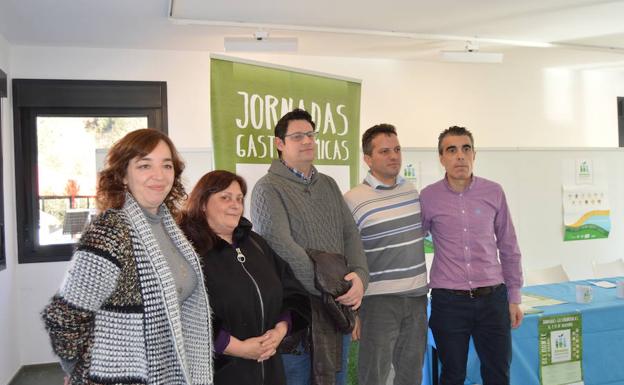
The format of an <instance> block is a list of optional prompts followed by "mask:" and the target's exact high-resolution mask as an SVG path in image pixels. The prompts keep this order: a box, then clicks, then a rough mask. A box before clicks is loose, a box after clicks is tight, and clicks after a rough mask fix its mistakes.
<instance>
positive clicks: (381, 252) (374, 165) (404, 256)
mask: <svg viewBox="0 0 624 385" xmlns="http://www.w3.org/2000/svg"><path fill="white" fill-rule="evenodd" d="M362 150H363V152H364V162H366V164H367V165H368V167H369V169H370V171H369V172H368V174H367V175H366V178H364V181H363V182H362V183H361V184H359V185H358V186H356V187H355V188H353V189H352V190H351V191H349V192H347V193H346V194H345V200H346V202H347V205H348V206H349V208H350V209H351V213H352V214H353V217H354V219H355V222H356V224H357V226H358V229H359V231H360V236H361V238H362V242H363V244H364V251H365V253H366V257H367V260H368V268H369V271H370V281H369V284H368V289H367V290H366V292H365V294H364V299H363V301H362V306H361V308H360V321H361V324H360V351H359V367H358V380H359V384H360V385H380V384H386V382H387V378H388V374H389V371H390V364H392V366H393V367H394V370H395V377H394V384H395V385H408V384H409V385H414V384H420V383H421V380H422V364H423V357H424V352H425V348H426V344H427V343H426V342H427V296H426V294H427V271H426V267H425V255H424V248H423V236H424V234H423V230H422V226H421V217H420V202H419V198H418V191H417V190H416V188H415V187H414V185H413V184H412V183H411V182H408V181H406V180H404V179H403V178H402V177H401V176H400V175H399V172H400V170H401V146H400V144H399V139H398V137H397V134H396V129H395V128H394V126H392V125H390V124H379V125H376V126H373V127H371V128H369V129H368V130H366V132H365V133H364V135H363V136H362Z"/></svg>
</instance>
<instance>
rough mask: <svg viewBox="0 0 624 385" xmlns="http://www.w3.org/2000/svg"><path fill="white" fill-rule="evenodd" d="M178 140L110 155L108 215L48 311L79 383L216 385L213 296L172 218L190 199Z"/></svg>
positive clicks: (127, 140) (132, 143) (137, 142)
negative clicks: (210, 298)
mask: <svg viewBox="0 0 624 385" xmlns="http://www.w3.org/2000/svg"><path fill="white" fill-rule="evenodd" d="M183 169H184V163H183V162H182V161H181V159H180V157H179V155H178V153H177V151H176V149H175V147H174V145H173V143H172V142H171V140H170V139H169V138H168V137H167V136H166V135H165V134H163V133H161V132H159V131H157V130H153V129H142V130H136V131H133V132H130V133H129V134H127V135H126V136H125V137H124V138H122V139H121V140H119V141H118V142H117V143H115V144H114V145H113V147H112V148H111V149H110V151H109V153H108V156H107V165H106V167H105V169H104V170H103V171H102V172H101V173H100V175H99V180H98V190H97V196H96V198H97V202H98V207H99V209H100V210H101V214H100V215H99V216H98V217H97V218H96V219H95V220H94V221H93V223H91V224H90V225H89V226H88V227H87V228H86V229H85V231H84V232H83V234H82V237H81V239H80V241H79V242H78V245H77V249H76V251H75V253H74V256H73V260H72V264H71V267H70V269H69V270H68V272H67V274H66V277H65V280H64V281H63V284H62V285H61V288H60V290H59V292H58V293H57V294H56V295H55V296H54V297H53V298H52V301H51V303H50V304H49V305H48V306H47V307H46V308H45V310H44V312H43V319H44V321H45V324H46V328H47V330H48V332H49V334H50V339H51V341H52V347H53V349H54V351H55V353H56V354H57V355H58V356H59V357H60V359H61V364H62V366H63V368H64V370H65V371H66V372H67V374H68V376H69V378H68V380H66V382H69V383H71V384H117V383H123V384H149V385H152V384H154V385H158V384H163V385H164V384H166V385H170V384H189V385H191V384H201V385H204V384H205V385H208V384H212V366H211V363H212V362H211V361H212V355H211V351H212V338H211V323H210V317H209V314H210V310H209V305H208V297H207V295H206V289H205V287H204V283H203V282H204V281H203V275H202V272H201V267H200V264H199V260H198V258H197V255H196V254H195V252H194V250H193V248H192V246H191V245H190V244H189V242H188V241H187V240H186V238H185V237H184V235H183V234H182V232H181V231H180V229H179V228H178V227H177V225H176V223H175V221H174V219H173V215H172V214H175V213H176V212H177V210H178V204H179V202H180V200H181V199H182V198H183V197H185V195H186V194H185V192H184V188H183V186H182V184H181V182H180V175H181V173H182V170H183Z"/></svg>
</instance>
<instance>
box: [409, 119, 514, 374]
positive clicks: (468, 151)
mask: <svg viewBox="0 0 624 385" xmlns="http://www.w3.org/2000/svg"><path fill="white" fill-rule="evenodd" d="M438 152H439V154H440V163H442V165H443V166H444V168H445V169H446V175H445V177H444V179H442V180H440V181H438V182H436V183H434V184H431V185H429V186H427V187H425V188H424V189H423V190H422V192H421V194H420V202H421V206H422V218H423V228H424V231H425V232H426V231H429V232H430V233H431V235H432V237H433V244H434V248H435V253H434V258H433V265H432V267H431V273H430V285H429V286H430V287H431V289H432V290H431V317H430V319H429V326H430V328H431V331H432V332H433V337H434V340H435V343H436V347H437V350H438V353H439V357H440V361H441V363H442V373H441V376H440V383H441V385H461V384H463V383H464V380H465V378H466V361H467V357H468V343H469V341H470V337H471V336H472V338H473V340H474V345H475V349H476V351H477V354H478V356H479V359H480V360H481V376H482V378H483V384H484V385H493V384H497V385H499V384H503V385H504V384H507V385H508V384H509V366H510V364H511V328H516V327H518V326H520V323H521V322H522V317H523V314H522V310H520V306H519V304H520V297H521V295H520V288H521V287H522V267H521V264H520V249H519V248H518V242H517V240H516V233H515V230H514V227H513V223H512V222H511V216H510V214H509V208H508V207H507V201H506V199H505V193H504V192H503V189H502V188H501V186H500V185H499V184H497V183H495V182H492V181H489V180H487V179H484V178H479V177H476V176H474V175H473V174H472V166H473V163H474V159H475V152H474V140H473V137H472V134H471V133H470V131H468V130H466V129H465V128H464V127H457V126H453V127H450V128H449V129H447V130H445V131H443V132H442V133H441V134H440V136H439V138H438Z"/></svg>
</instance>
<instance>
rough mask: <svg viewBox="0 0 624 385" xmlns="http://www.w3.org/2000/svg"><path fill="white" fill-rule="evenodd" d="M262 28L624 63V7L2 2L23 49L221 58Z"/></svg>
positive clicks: (579, 0) (374, 45)
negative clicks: (612, 58) (601, 57)
mask: <svg viewBox="0 0 624 385" xmlns="http://www.w3.org/2000/svg"><path fill="white" fill-rule="evenodd" d="M260 28H261V29H263V30H266V31H268V32H269V33H270V36H271V37H281V36H294V37H298V38H299V53H301V54H306V55H330V56H336V55H337V56H342V55H344V56H357V57H377V58H399V59H418V58H427V57H429V56H432V55H433V54H434V53H435V54H437V52H438V51H439V50H440V49H462V48H463V47H464V46H465V41H466V40H467V39H471V40H473V41H476V42H478V43H479V45H480V48H481V50H483V51H487V50H498V51H500V50H503V51H504V50H505V49H506V48H508V47H512V46H518V45H519V46H543V45H547V46H551V45H552V46H556V47H560V46H570V47H574V48H579V49H585V50H601V51H605V50H606V51H612V52H616V53H621V54H623V55H624V1H623V0H619V1H604V0H603V1H600V0H521V1H520V0H513V1H512V0H436V1H433V0H386V1H383V2H382V1H379V0H315V1H303V0H272V1H261V0H254V1H251V0H230V1H223V0H220V1H215V0H213V1H209V0H172V2H171V3H170V1H169V0H0V33H1V34H2V35H3V36H4V37H5V39H7V40H8V41H9V43H11V44H15V45H38V46H80V47H110V48H144V49H170V50H202V51H211V52H220V51H223V38H224V37H225V36H249V37H251V35H252V33H253V32H254V31H256V30H258V29H260Z"/></svg>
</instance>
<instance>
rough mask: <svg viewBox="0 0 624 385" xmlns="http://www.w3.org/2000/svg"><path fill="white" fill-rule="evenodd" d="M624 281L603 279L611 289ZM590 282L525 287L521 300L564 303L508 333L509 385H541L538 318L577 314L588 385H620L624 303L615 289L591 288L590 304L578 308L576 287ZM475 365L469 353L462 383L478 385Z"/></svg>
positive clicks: (623, 365) (622, 378)
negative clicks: (510, 344) (525, 296)
mask: <svg viewBox="0 0 624 385" xmlns="http://www.w3.org/2000/svg"><path fill="white" fill-rule="evenodd" d="M623 278H624V277H618V278H607V279H601V280H605V281H609V282H613V283H615V282H616V281H618V280H622V279H623ZM578 284H581V285H589V281H573V282H564V283H557V284H550V285H538V286H528V287H525V288H523V289H522V292H523V293H525V294H537V295H541V296H545V297H549V298H554V299H558V300H561V301H566V302H567V303H564V304H561V305H555V306H545V307H543V308H542V309H543V310H544V312H543V313H539V314H529V315H526V316H525V318H524V321H523V322H522V325H521V326H520V327H519V328H518V329H516V330H513V332H512V339H513V359H512V364H511V384H512V385H537V384H539V383H540V382H539V359H538V330H537V326H538V320H539V318H540V317H542V316H548V315H555V314H565V313H571V312H576V311H579V312H581V315H582V333H583V374H584V379H585V384H586V385H607V384H608V385H616V384H619V385H622V384H624V299H621V298H617V297H616V295H615V292H616V289H603V288H600V287H598V286H593V285H592V291H593V296H594V299H593V301H592V302H591V303H588V304H578V303H576V285H578ZM479 365H480V364H479V359H478V358H477V356H476V353H475V351H474V349H472V348H471V350H470V356H469V359H468V372H467V382H466V383H470V384H472V383H476V384H480V383H481V375H480V373H479Z"/></svg>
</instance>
